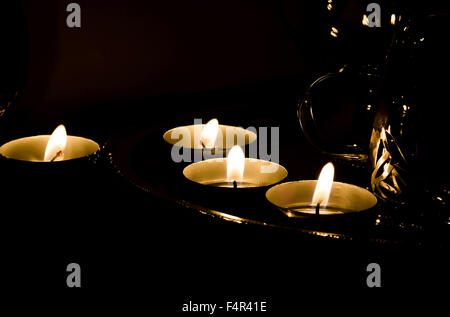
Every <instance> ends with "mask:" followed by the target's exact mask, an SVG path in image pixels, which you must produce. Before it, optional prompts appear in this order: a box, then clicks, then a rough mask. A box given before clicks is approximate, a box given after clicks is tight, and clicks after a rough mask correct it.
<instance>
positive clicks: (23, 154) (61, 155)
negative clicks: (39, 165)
mask: <svg viewBox="0 0 450 317" xmlns="http://www.w3.org/2000/svg"><path fill="white" fill-rule="evenodd" d="M99 150H100V146H99V145H98V143H96V142H94V141H93V140H90V139H86V138H82V137H79V136H72V135H67V133H66V129H65V127H64V126H63V125H60V126H58V127H57V128H56V129H55V131H54V132H53V134H52V135H37V136H31V137H25V138H21V139H16V140H13V141H10V142H7V143H5V144H3V145H2V146H1V147H0V155H1V156H3V157H4V158H7V159H10V160H17V161H26V162H57V161H68V160H74V159H79V158H82V157H86V156H89V155H91V154H94V153H96V152H97V151H99Z"/></svg>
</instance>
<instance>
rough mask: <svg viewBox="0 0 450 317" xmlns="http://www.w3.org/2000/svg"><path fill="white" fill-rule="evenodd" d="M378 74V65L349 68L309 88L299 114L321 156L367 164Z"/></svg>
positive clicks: (332, 74)
mask: <svg viewBox="0 0 450 317" xmlns="http://www.w3.org/2000/svg"><path fill="white" fill-rule="evenodd" d="M376 73H377V67H376V66H370V65H367V66H366V67H359V68H355V67H351V66H345V67H343V68H341V69H340V70H339V71H338V72H336V73H329V74H326V75H324V76H322V77H320V78H318V79H317V80H316V81H314V82H313V83H312V84H311V85H310V86H309V88H308V89H307V91H306V94H305V97H304V98H303V99H302V100H301V101H300V103H299V104H298V108H297V114H298V118H299V121H300V126H301V128H302V131H303V134H304V136H305V137H306V138H307V139H308V141H309V142H310V143H311V144H312V145H314V146H315V147H316V148H317V149H318V150H319V151H320V152H321V153H323V154H326V155H329V156H332V157H334V158H338V159H343V160H346V161H351V162H353V163H356V164H363V163H366V162H367V158H368V156H367V153H368V144H369V138H370V132H371V129H370V127H371V126H372V122H373V113H374V107H373V104H374V101H375V100H374V92H375V86H376V84H377V78H378V76H377V75H376Z"/></svg>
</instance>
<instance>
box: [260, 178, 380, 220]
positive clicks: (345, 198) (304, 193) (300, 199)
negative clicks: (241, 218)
mask: <svg viewBox="0 0 450 317" xmlns="http://www.w3.org/2000/svg"><path fill="white" fill-rule="evenodd" d="M316 185H317V180H305V181H296V182H288V183H283V184H279V185H276V186H274V187H272V188H270V189H269V190H268V191H267V192H266V198H267V200H268V201H269V202H270V203H272V204H273V205H275V206H277V207H278V208H280V209H281V210H282V211H283V212H284V213H285V214H286V215H287V216H289V217H307V216H312V215H316V211H317V210H316V209H317V206H313V205H312V204H311V202H312V199H313V195H314V191H315V189H316ZM376 204H377V199H376V197H375V195H373V194H372V193H371V192H369V191H368V190H366V189H364V188H361V187H358V186H355V185H351V184H346V183H340V182H333V185H332V187H331V193H330V197H329V200H328V203H327V205H326V206H320V207H319V215H320V216H324V217H326V216H336V215H344V214H352V213H357V212H361V211H365V210H369V209H371V208H373V207H374V206H375V205H376Z"/></svg>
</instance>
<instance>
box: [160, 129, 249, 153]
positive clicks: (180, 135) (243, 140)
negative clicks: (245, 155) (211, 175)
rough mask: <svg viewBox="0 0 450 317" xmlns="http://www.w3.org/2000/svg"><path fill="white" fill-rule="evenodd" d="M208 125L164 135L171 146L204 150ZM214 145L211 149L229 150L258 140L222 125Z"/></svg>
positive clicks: (239, 130)
mask: <svg viewBox="0 0 450 317" xmlns="http://www.w3.org/2000/svg"><path fill="white" fill-rule="evenodd" d="M205 126H206V124H195V125H187V126H182V127H177V128H174V129H171V130H169V131H167V132H166V133H164V135H163V138H164V140H165V141H166V142H167V143H169V144H170V145H175V146H178V147H184V148H188V149H197V150H202V149H203V146H202V143H201V141H200V139H201V134H202V131H203V129H204V128H205ZM218 129H219V131H218V134H217V138H216V141H215V142H214V145H213V146H212V147H211V148H219V149H229V148H231V147H233V146H234V145H241V146H243V145H247V144H250V143H252V142H253V141H255V140H256V133H254V132H252V131H250V130H246V129H243V128H239V127H233V126H228V125H222V124H220V125H219V126H218Z"/></svg>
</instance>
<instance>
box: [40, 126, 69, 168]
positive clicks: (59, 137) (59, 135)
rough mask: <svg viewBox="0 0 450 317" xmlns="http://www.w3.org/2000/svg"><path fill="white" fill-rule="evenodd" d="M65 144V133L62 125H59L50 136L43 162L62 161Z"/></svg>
mask: <svg viewBox="0 0 450 317" xmlns="http://www.w3.org/2000/svg"><path fill="white" fill-rule="evenodd" d="M66 144H67V132H66V128H65V127H64V125H62V124H61V125H59V126H58V127H57V128H56V129H55V131H53V133H52V135H51V136H50V138H49V140H48V143H47V147H46V148H45V155H44V161H45V162H50V161H62V160H63V159H64V150H65V148H66Z"/></svg>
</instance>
